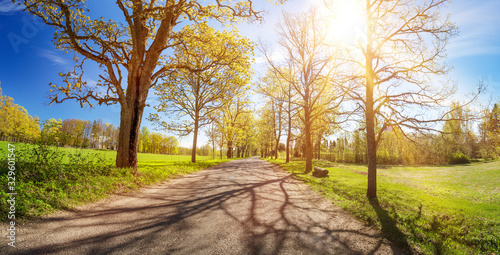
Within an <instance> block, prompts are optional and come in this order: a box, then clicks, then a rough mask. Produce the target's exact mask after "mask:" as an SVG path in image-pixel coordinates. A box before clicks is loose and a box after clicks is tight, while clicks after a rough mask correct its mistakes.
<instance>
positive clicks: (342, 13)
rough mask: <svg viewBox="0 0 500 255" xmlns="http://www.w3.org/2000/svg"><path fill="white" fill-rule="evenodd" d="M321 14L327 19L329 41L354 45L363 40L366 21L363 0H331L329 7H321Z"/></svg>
mask: <svg viewBox="0 0 500 255" xmlns="http://www.w3.org/2000/svg"><path fill="white" fill-rule="evenodd" d="M320 15H322V16H323V17H324V18H325V19H326V20H327V27H328V28H327V29H328V30H327V40H328V41H330V42H335V43H340V44H344V45H354V44H356V43H357V42H358V41H360V40H363V38H364V36H363V35H364V31H365V24H366V21H365V15H364V12H363V5H362V3H361V1H359V0H338V1H331V2H330V4H328V8H320Z"/></svg>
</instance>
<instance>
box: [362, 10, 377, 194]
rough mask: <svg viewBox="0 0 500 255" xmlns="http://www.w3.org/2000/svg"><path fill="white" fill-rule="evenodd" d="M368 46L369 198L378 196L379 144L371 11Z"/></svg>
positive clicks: (367, 142)
mask: <svg viewBox="0 0 500 255" xmlns="http://www.w3.org/2000/svg"><path fill="white" fill-rule="evenodd" d="M366 9H367V10H370V1H369V0H367V1H366ZM366 27H367V47H366V53H365V59H366V66H365V68H366V69H365V76H366V114H365V115H366V150H367V155H368V188H367V192H366V195H367V196H368V198H370V199H371V198H376V197H377V144H376V140H375V112H374V109H373V104H374V101H373V90H374V87H375V74H374V73H373V64H372V62H373V48H372V47H373V41H372V36H373V33H372V26H371V13H370V11H368V14H367V26H366Z"/></svg>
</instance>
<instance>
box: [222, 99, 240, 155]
mask: <svg viewBox="0 0 500 255" xmlns="http://www.w3.org/2000/svg"><path fill="white" fill-rule="evenodd" d="M245 107H246V101H245V100H243V99H241V98H238V97H237V98H233V99H232V101H231V102H230V103H229V104H225V105H224V107H222V108H221V115H222V118H221V121H220V131H221V133H222V137H223V139H221V140H222V141H226V144H227V158H232V157H233V145H234V140H235V138H236V135H237V132H238V128H239V127H240V123H239V120H240V118H241V116H242V115H243V114H244V113H245V112H247V110H246V109H245Z"/></svg>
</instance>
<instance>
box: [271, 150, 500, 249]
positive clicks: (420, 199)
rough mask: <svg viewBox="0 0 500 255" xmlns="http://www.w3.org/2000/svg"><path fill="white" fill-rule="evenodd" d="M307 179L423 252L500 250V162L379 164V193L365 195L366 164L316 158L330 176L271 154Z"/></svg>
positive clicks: (394, 238)
mask: <svg viewBox="0 0 500 255" xmlns="http://www.w3.org/2000/svg"><path fill="white" fill-rule="evenodd" d="M269 161H270V162H273V163H276V164H279V165H281V166H283V167H284V168H285V169H287V170H288V171H289V172H291V173H294V174H296V175H297V176H298V177H299V178H301V179H302V180H304V181H305V182H306V183H308V184H310V185H311V186H312V187H313V189H315V190H316V191H318V192H320V193H322V194H323V195H324V196H325V197H327V198H329V199H331V200H332V201H333V202H334V203H335V204H337V205H339V206H341V207H342V208H343V209H345V210H347V211H349V212H350V213H352V214H353V215H355V216H356V217H357V218H359V219H361V220H362V221H364V222H366V223H368V224H371V225H376V226H378V227H379V228H380V229H381V230H382V233H383V234H384V236H385V237H386V238H388V239H389V240H391V241H392V242H394V243H398V244H399V245H403V246H405V245H407V246H409V247H412V249H413V250H414V251H415V252H417V253H423V254H500V162H498V161H497V162H487V163H473V164H468V165H460V166H459V165H456V166H418V167H414V166H411V167H409V166H379V168H378V173H377V177H378V178H377V181H378V193H377V194H378V199H377V200H373V201H369V200H368V199H367V198H366V186H367V175H366V174H367V168H366V167H365V166H359V165H349V164H336V163H335V164H334V163H331V162H328V161H316V162H315V165H317V166H321V167H325V168H326V169H328V170H329V178H324V179H322V178H315V177H312V176H310V175H304V174H302V173H303V171H304V168H305V162H304V161H291V162H290V163H288V164H285V163H284V160H280V159H278V160H269Z"/></svg>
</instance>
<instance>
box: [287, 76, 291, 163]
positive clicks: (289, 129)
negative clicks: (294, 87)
mask: <svg viewBox="0 0 500 255" xmlns="http://www.w3.org/2000/svg"><path fill="white" fill-rule="evenodd" d="M289 87H290V88H291V86H290V85H289ZM288 91H289V92H288V93H291V90H290V89H289V90H288ZM289 95H290V94H289ZM291 103H292V102H291V100H290V96H288V134H287V136H286V163H288V162H290V140H291V138H292V137H291V136H292V109H291Z"/></svg>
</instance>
